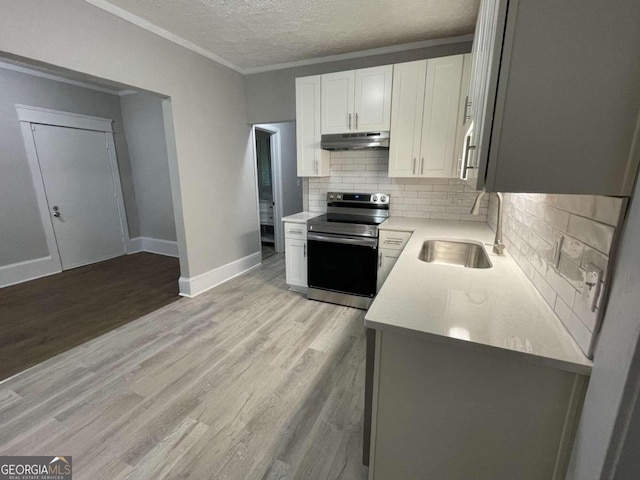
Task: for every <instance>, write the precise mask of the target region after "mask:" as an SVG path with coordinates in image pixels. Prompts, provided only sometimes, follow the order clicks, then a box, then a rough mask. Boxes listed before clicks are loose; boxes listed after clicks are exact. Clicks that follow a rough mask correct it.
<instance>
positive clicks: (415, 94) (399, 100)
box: [389, 60, 427, 177]
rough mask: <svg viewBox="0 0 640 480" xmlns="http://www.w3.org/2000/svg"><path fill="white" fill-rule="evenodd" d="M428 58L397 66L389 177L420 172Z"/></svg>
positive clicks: (393, 95)
mask: <svg viewBox="0 0 640 480" xmlns="http://www.w3.org/2000/svg"><path fill="white" fill-rule="evenodd" d="M426 71H427V61H426V60H420V61H417V62H408V63H400V64H397V65H394V68H393V89H392V95H391V103H392V105H393V108H392V109H391V128H390V131H391V139H390V144H389V176H390V177H413V176H416V175H417V167H418V164H417V161H418V157H419V155H420V135H421V131H422V113H423V104H424V87H425V79H426Z"/></svg>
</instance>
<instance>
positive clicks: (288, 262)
mask: <svg viewBox="0 0 640 480" xmlns="http://www.w3.org/2000/svg"><path fill="white" fill-rule="evenodd" d="M284 248H285V267H286V275H287V284H289V285H292V286H295V287H306V286H307V242H306V240H294V239H287V240H286V241H285V247H284Z"/></svg>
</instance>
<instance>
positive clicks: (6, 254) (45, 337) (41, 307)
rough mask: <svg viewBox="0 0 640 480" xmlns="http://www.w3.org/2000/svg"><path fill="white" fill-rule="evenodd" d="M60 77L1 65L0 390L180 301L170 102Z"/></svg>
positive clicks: (49, 70) (21, 65) (21, 66)
mask: <svg viewBox="0 0 640 480" xmlns="http://www.w3.org/2000/svg"><path fill="white" fill-rule="evenodd" d="M69 75H71V73H69V72H64V73H60V74H59V75H58V72H57V71H54V70H53V69H52V68H47V70H46V71H43V70H39V69H38V67H33V68H32V67H31V66H30V64H27V62H23V61H20V62H17V61H16V63H12V61H9V60H7V61H3V60H1V59H0V90H2V91H3V92H5V93H6V94H5V95H2V96H1V97H2V98H0V110H2V111H5V112H9V111H13V112H14V115H5V116H2V117H0V143H2V145H3V148H5V149H6V151H7V152H8V153H9V154H8V155H6V158H4V159H3V163H4V165H3V166H4V167H5V168H6V169H7V171H8V172H11V175H6V176H4V177H3V176H0V203H1V204H2V205H3V206H4V207H5V208H2V209H0V225H1V226H2V232H1V234H2V235H1V236H2V239H3V241H2V242H0V319H2V320H1V321H0V344H2V345H3V348H2V349H0V380H3V379H5V378H7V377H9V376H11V375H14V374H17V373H20V372H22V371H24V370H25V369H27V368H29V367H31V366H33V365H35V364H37V363H39V362H41V361H44V360H47V359H48V358H51V357H53V356H55V355H57V354H59V353H62V352H64V351H65V350H69V349H70V348H73V347H75V346H77V345H80V344H82V343H85V342H87V341H88V340H91V339H93V338H95V337H97V336H99V335H102V334H104V333H107V332H109V331H110V330H113V329H115V328H117V327H119V326H121V325H124V324H125V323H128V322H132V321H134V320H137V319H139V318H140V317H142V316H144V315H146V314H148V313H151V312H153V311H156V310H158V309H161V308H163V307H165V306H166V305H168V304H169V303H172V302H175V301H176V300H178V299H179V298H180V297H179V296H178V278H179V276H180V265H179V260H178V246H177V238H176V222H175V220H174V198H176V197H177V198H178V199H179V196H178V195H174V188H173V185H172V182H171V178H170V176H171V175H170V164H169V157H170V155H173V153H172V152H173V149H172V148H170V147H171V146H172V145H173V143H172V142H173V137H172V135H171V134H172V130H169V128H172V121H171V120H170V119H171V108H170V107H171V106H170V100H169V99H168V98H166V97H163V96H161V95H157V94H152V93H147V92H142V91H140V92H138V91H134V90H123V88H124V86H106V85H104V84H100V83H96V82H97V81H94V80H88V79H85V78H81V79H77V78H76V77H70V76H69ZM79 75H80V74H79ZM45 107H46V108H45ZM175 202H176V205H178V207H179V206H180V204H179V200H176V201H175ZM176 211H178V212H179V211H180V210H179V209H177V210H176Z"/></svg>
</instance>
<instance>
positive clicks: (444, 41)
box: [243, 34, 473, 75]
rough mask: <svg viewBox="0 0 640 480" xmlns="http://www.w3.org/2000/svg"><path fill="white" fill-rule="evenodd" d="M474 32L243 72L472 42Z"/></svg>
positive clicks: (263, 70)
mask: <svg viewBox="0 0 640 480" xmlns="http://www.w3.org/2000/svg"><path fill="white" fill-rule="evenodd" d="M472 41H473V34H469V35H459V36H456V37H448V38H437V39H434V40H423V41H420V42H413V43H403V44H400V45H391V46H389V47H380V48H371V49H369V50H358V51H356V52H349V53H340V54H337V55H328V56H326V57H316V58H309V59H307V60H297V61H294V62H286V63H276V64H273V65H265V66H264V67H255V68H245V69H244V70H243V73H244V74H245V75H251V74H254V73H262V72H269V71H272V70H283V69H285V68H294V67H305V66H307V65H316V64H318V63H327V62H337V61H340V60H351V59H354V58H363V57H373V56H375V55H385V54H388V53H398V52H405V51H408V50H418V49H420V48H429V47H439V46H441V45H451V44H454V43H465V42H472Z"/></svg>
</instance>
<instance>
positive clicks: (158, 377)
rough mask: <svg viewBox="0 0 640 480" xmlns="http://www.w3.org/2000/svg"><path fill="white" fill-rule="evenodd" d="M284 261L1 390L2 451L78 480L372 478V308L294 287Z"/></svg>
mask: <svg viewBox="0 0 640 480" xmlns="http://www.w3.org/2000/svg"><path fill="white" fill-rule="evenodd" d="M284 279H285V276H284V257H283V255H282V254H277V255H274V256H273V257H270V258H269V259H268V260H267V261H266V262H265V263H264V264H263V266H262V267H260V268H259V269H256V270H253V271H252V272H250V273H248V274H245V275H243V276H240V277H238V278H236V279H233V280H231V281H230V282H227V283H226V284H223V285H221V286H219V287H217V288H215V289H213V290H211V291H209V292H207V293H205V294H202V295H201V296H199V297H197V298H195V299H190V300H189V299H181V300H179V301H177V302H174V303H172V304H170V305H167V306H165V307H163V308H161V309H160V310H157V311H155V312H153V313H151V314H148V315H147V316H145V317H143V318H141V319H139V320H136V321H134V322H131V323H129V324H127V325H124V326H122V327H120V328H118V329H116V330H114V331H111V332H109V333H107V334H105V335H103V336H101V337H99V338H96V339H94V340H92V341H90V342H88V343H86V344H84V345H81V346H78V347H76V348H74V349H72V350H69V351H67V352H65V353H63V354H61V355H58V356H57V357H55V358H52V359H50V360H48V361H46V362H44V363H42V364H40V365H37V366H36V367H34V368H32V369H31V370H29V371H27V372H25V373H24V374H21V375H19V376H17V377H14V378H12V379H10V380H9V381H7V382H5V383H4V384H2V385H0V455H8V454H15V455H18V454H19V455H71V456H73V465H74V479H76V480H80V479H91V480H99V479H108V480H121V479H130V480H133V479H139V480H141V479H154V480H155V479H186V478H188V479H198V480H202V479H237V480H247V479H268V480H274V479H293V478H296V479H332V480H335V479H345V480H346V479H348V480H351V479H365V478H366V475H367V469H366V468H365V467H363V466H362V465H361V456H362V452H361V448H362V438H361V436H362V414H363V395H364V392H363V388H364V387H363V385H364V368H365V365H364V358H365V336H364V328H363V312H362V311H359V310H354V309H350V308H347V307H340V306H335V305H330V304H325V303H319V302H312V301H308V300H306V298H304V297H303V296H301V295H300V294H297V293H293V292H289V291H288V290H287V289H286V286H285V282H284Z"/></svg>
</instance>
